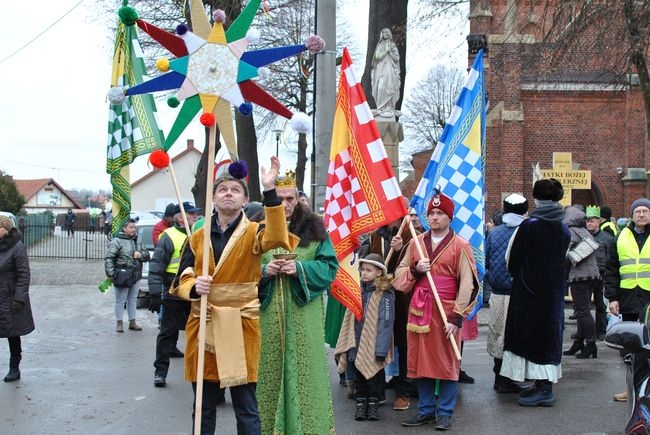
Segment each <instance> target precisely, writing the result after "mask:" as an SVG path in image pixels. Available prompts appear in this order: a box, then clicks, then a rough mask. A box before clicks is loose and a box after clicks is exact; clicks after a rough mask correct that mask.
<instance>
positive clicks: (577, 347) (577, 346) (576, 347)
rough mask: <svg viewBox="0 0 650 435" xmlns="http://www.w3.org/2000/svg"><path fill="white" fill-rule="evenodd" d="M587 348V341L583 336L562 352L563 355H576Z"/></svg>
mask: <svg viewBox="0 0 650 435" xmlns="http://www.w3.org/2000/svg"><path fill="white" fill-rule="evenodd" d="M584 348H585V341H584V340H583V339H582V338H578V339H576V340H575V341H574V342H573V344H572V345H571V347H570V348H569V350H565V351H564V352H562V355H565V356H568V355H575V354H576V353H578V352H580V351H581V350H583V349H584Z"/></svg>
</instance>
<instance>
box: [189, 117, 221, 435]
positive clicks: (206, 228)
mask: <svg viewBox="0 0 650 435" xmlns="http://www.w3.org/2000/svg"><path fill="white" fill-rule="evenodd" d="M216 134H217V129H216V127H215V126H214V125H213V126H211V127H210V132H209V139H208V169H207V178H206V182H205V222H204V223H203V264H202V265H201V274H202V276H210V274H209V272H208V270H209V264H208V262H209V260H210V255H209V253H210V247H211V246H210V244H211V238H210V231H211V229H212V228H211V227H212V216H211V215H212V207H213V206H212V186H213V185H214V179H213V177H214V150H215V146H216V145H215V142H216V137H215V136H216ZM207 312H208V296H207V295H202V296H201V313H200V316H199V343H198V345H199V358H198V362H197V367H196V400H195V401H194V403H195V407H194V433H196V434H199V433H201V407H202V405H203V368H204V366H205V355H204V354H205V320H206V317H207Z"/></svg>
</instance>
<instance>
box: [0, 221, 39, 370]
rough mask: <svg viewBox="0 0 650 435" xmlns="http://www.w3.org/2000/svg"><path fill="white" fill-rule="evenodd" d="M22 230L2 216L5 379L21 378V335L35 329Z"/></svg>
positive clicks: (0, 317)
mask: <svg viewBox="0 0 650 435" xmlns="http://www.w3.org/2000/svg"><path fill="white" fill-rule="evenodd" d="M20 237H21V235H20V232H19V231H18V230H17V229H16V228H14V226H13V222H12V221H11V219H9V218H8V217H6V216H0V337H6V338H7V340H9V352H10V355H11V356H10V359H9V373H7V376H5V378H4V381H5V382H13V381H17V380H18V379H20V369H19V364H20V360H21V357H22V348H21V343H20V337H21V336H23V335H27V334H29V333H30V332H32V331H33V330H34V319H33V318H32V308H31V305H30V303H29V277H30V274H29V260H28V259H27V249H26V248H25V245H23V243H22V242H21V241H20Z"/></svg>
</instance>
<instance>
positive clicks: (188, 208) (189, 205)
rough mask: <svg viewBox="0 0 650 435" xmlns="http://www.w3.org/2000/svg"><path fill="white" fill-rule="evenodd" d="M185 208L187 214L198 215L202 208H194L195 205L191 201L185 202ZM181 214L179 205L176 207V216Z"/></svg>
mask: <svg viewBox="0 0 650 435" xmlns="http://www.w3.org/2000/svg"><path fill="white" fill-rule="evenodd" d="M183 208H184V209H185V213H196V212H197V211H201V209H200V208H196V207H194V204H193V203H191V202H189V201H184V202H183ZM180 212H181V207H180V206H179V205H176V206H174V214H175V215H177V214H179V213H180Z"/></svg>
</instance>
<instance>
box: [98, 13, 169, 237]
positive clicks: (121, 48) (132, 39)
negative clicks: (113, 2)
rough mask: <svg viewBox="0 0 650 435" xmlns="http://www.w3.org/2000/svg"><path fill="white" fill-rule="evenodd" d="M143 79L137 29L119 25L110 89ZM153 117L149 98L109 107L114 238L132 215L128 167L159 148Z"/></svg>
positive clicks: (159, 137)
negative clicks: (137, 158) (138, 158)
mask: <svg viewBox="0 0 650 435" xmlns="http://www.w3.org/2000/svg"><path fill="white" fill-rule="evenodd" d="M145 75H146V70H145V66H144V61H143V59H142V48H141V47H140V44H139V43H138V35H137V33H136V29H135V27H134V26H126V25H124V24H123V23H122V22H120V23H119V24H118V26H117V32H116V34H115V53H114V55H113V73H112V77H111V87H116V86H120V87H122V86H123V87H129V86H133V85H136V84H138V83H142V82H143V81H144V76H145ZM155 113H156V105H155V103H154V100H153V97H152V96H151V95H148V94H144V95H135V96H129V97H126V99H125V100H124V102H122V103H121V104H119V103H118V104H111V105H110V108H109V113H108V149H107V160H106V172H107V173H109V174H110V175H111V184H112V185H113V227H112V232H113V234H114V235H115V234H117V233H118V232H119V231H120V229H121V228H122V226H123V225H124V223H125V222H126V221H127V219H129V215H130V213H131V183H130V179H129V165H130V164H131V162H133V160H134V159H135V158H136V157H137V156H141V155H143V154H147V153H150V152H151V151H153V150H155V149H160V148H162V143H163V142H164V138H163V134H162V132H161V131H160V129H159V128H158V124H157V123H156V117H155Z"/></svg>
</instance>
